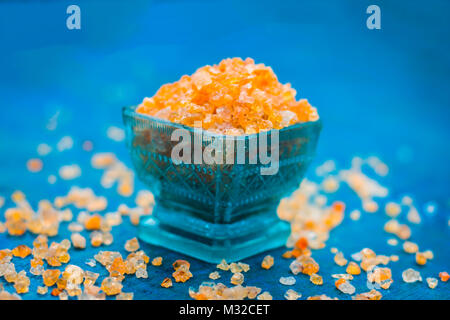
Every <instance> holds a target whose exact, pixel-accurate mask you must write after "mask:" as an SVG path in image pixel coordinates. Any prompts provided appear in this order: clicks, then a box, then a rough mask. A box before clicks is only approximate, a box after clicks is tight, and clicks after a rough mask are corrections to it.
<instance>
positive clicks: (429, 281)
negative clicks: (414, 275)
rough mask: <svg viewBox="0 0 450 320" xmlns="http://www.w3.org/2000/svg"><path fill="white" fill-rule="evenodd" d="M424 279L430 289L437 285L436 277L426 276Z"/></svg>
mask: <svg viewBox="0 0 450 320" xmlns="http://www.w3.org/2000/svg"><path fill="white" fill-rule="evenodd" d="M426 280H427V284H428V287H430V288H431V289H434V288H436V286H437V285H438V279H436V278H427V279H426Z"/></svg>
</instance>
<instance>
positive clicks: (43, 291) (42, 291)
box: [37, 286, 48, 295]
mask: <svg viewBox="0 0 450 320" xmlns="http://www.w3.org/2000/svg"><path fill="white" fill-rule="evenodd" d="M47 292H48V287H47V286H43V287H41V286H38V287H37V293H38V294H42V295H43V294H46V293H47Z"/></svg>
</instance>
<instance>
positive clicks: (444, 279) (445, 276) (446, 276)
mask: <svg viewBox="0 0 450 320" xmlns="http://www.w3.org/2000/svg"><path fill="white" fill-rule="evenodd" d="M439 278H441V281H442V282H447V281H448V279H449V278H450V275H449V274H448V272H447V271H442V272H439Z"/></svg>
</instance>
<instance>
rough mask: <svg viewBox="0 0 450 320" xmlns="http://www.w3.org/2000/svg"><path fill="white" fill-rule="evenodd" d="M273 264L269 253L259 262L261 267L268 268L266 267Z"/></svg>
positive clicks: (270, 266)
mask: <svg viewBox="0 0 450 320" xmlns="http://www.w3.org/2000/svg"><path fill="white" fill-rule="evenodd" d="M273 264H274V259H273V257H272V256H271V255H267V256H265V257H264V259H263V261H262V262H261V268H263V269H266V270H268V269H270V268H272V266H273Z"/></svg>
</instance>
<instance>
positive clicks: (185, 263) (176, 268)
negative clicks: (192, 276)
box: [172, 259, 191, 270]
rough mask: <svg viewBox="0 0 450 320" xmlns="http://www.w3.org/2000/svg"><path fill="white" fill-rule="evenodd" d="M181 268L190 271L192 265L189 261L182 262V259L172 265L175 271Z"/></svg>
mask: <svg viewBox="0 0 450 320" xmlns="http://www.w3.org/2000/svg"><path fill="white" fill-rule="evenodd" d="M181 266H185V267H186V269H189V268H190V267H191V264H190V263H189V262H188V261H186V260H181V259H179V260H177V261H175V262H174V263H173V264H172V267H173V268H174V269H175V270H178V269H179V268H180V267H181Z"/></svg>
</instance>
